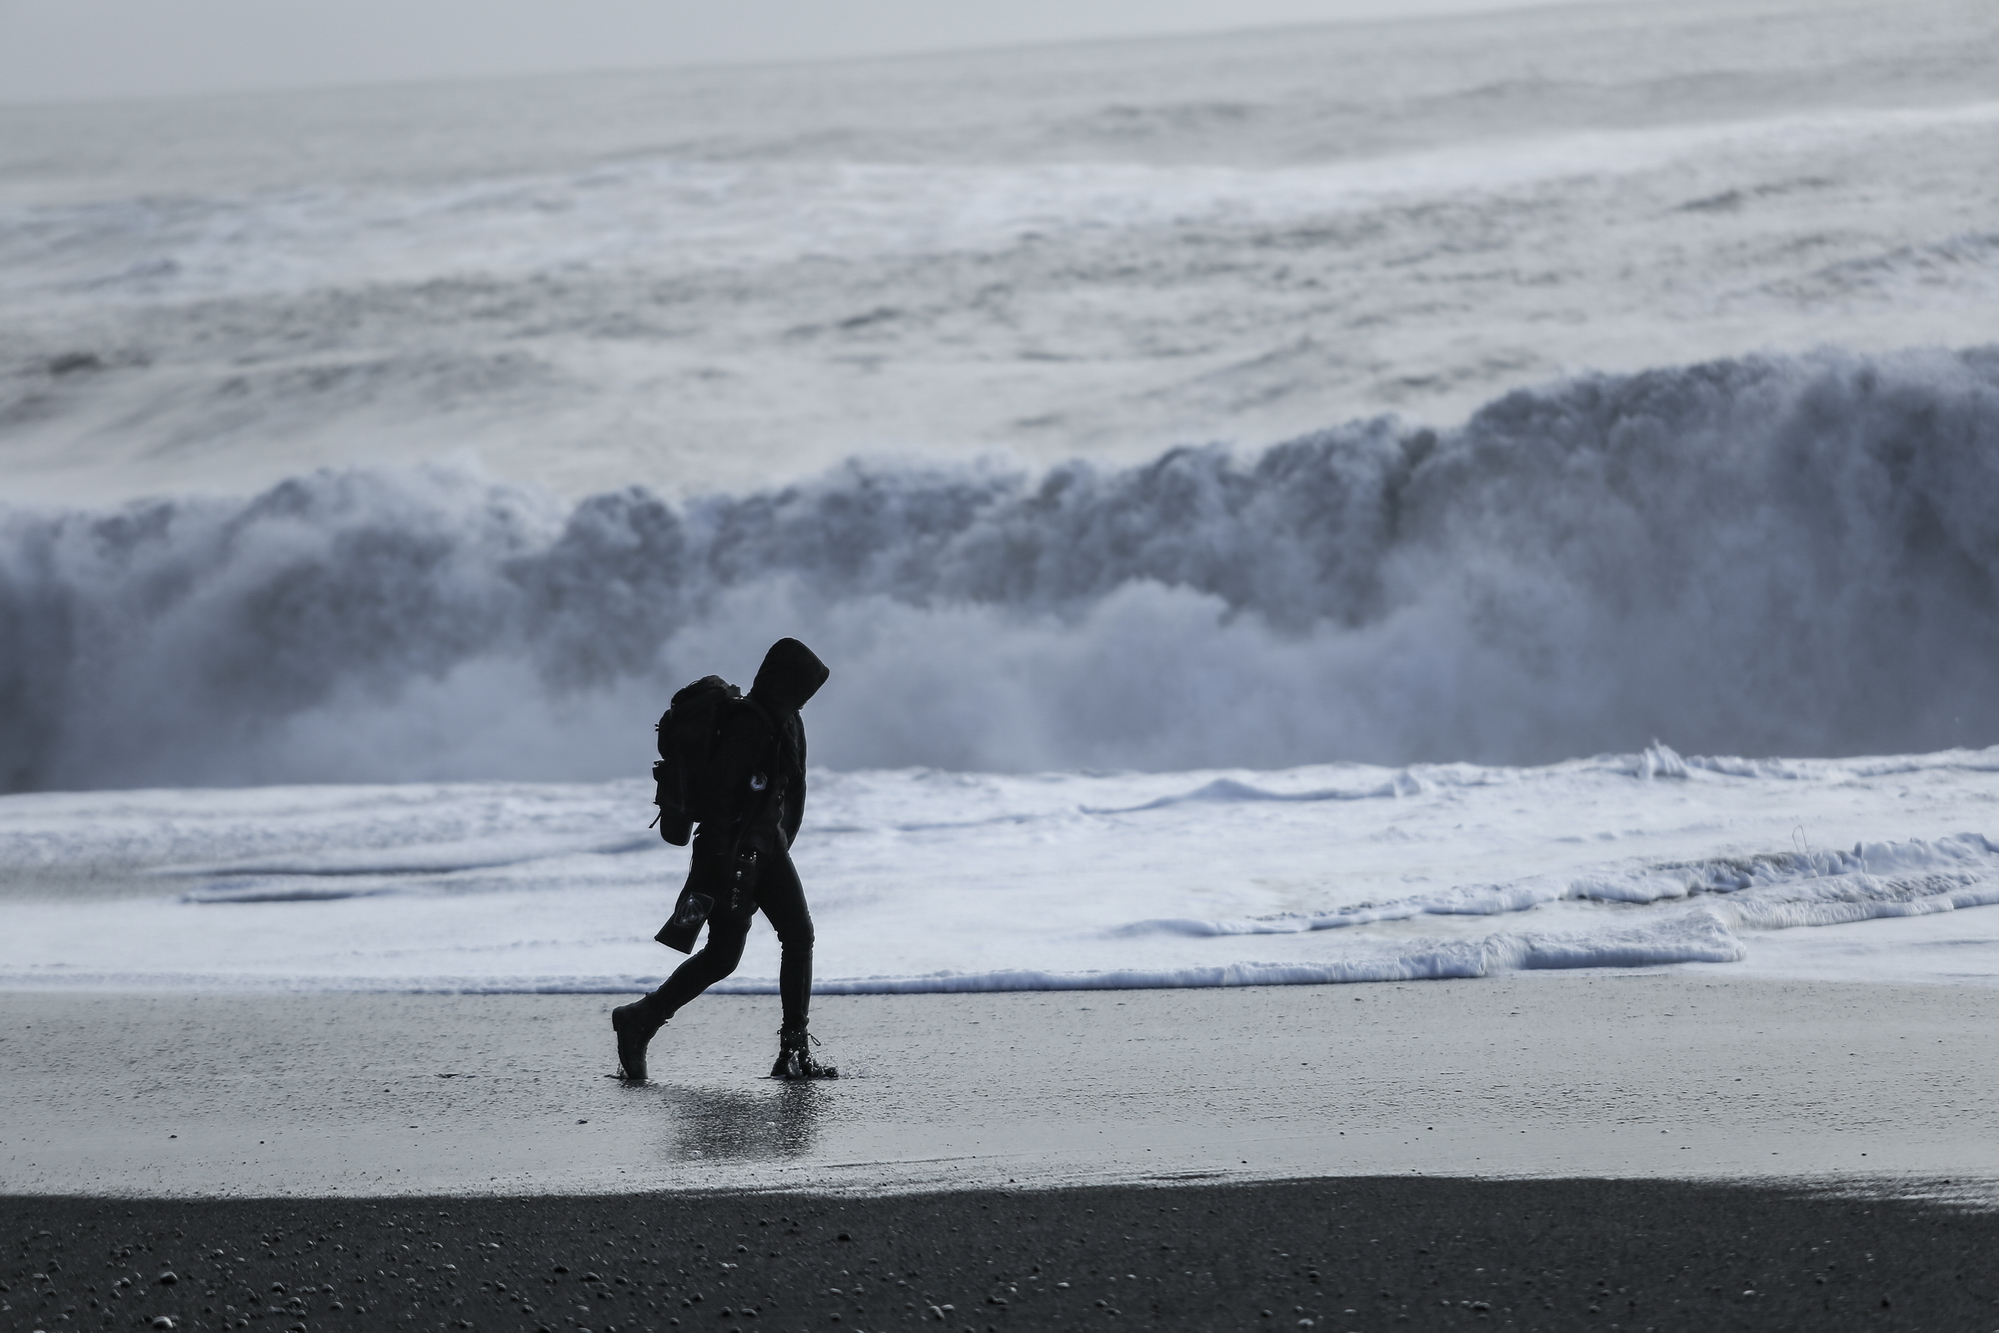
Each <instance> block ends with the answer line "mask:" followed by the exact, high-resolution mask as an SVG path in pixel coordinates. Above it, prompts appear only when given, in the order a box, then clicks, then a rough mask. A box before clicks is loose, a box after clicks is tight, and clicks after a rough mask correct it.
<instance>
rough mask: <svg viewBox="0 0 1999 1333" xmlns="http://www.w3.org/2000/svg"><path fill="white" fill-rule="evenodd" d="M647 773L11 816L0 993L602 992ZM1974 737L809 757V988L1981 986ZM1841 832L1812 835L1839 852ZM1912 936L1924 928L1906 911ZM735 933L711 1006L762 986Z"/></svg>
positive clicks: (667, 867) (618, 939) (762, 933)
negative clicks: (932, 759)
mask: <svg viewBox="0 0 1999 1333" xmlns="http://www.w3.org/2000/svg"><path fill="white" fill-rule="evenodd" d="M649 800H650V791H649V788H648V786H647V785H646V784H641V783H638V782H632V781H625V782H618V783H609V784H599V785H582V784H500V783H480V784H447V785H423V784H397V785H387V786H334V787H265V788H249V789H237V790H230V791H189V790H185V789H182V790H152V791H122V792H92V793H48V794H41V795H24V796H15V797H10V798H8V799H7V800H6V801H4V802H0V875H4V882H5V883H7V884H8V886H9V889H8V898H7V902H6V908H5V910H6V913H7V920H8V930H7V931H6V932H5V935H4V938H0V986H5V987H17V988H18V987H29V988H47V987H79V986H81V987H112V988H122V987H144V988H162V989H179V988H199V989H228V990H236V989H313V990H317V989H331V990H346V989H382V990H452V991H481V990H486V991H576V990H583V991H595V990H604V991H625V990H632V989H635V988H639V987H650V986H651V985H654V984H656V983H657V982H658V980H659V979H660V978H661V977H662V976H663V974H664V973H665V972H666V971H668V970H670V969H671V967H672V966H673V965H674V964H675V963H677V962H678V961H679V960H680V957H681V956H680V955H679V954H676V953H670V952H669V951H667V950H666V949H664V948H662V947H661V946H659V945H657V944H655V943H653V941H652V933H653V931H654V930H656V929H657V928H658V926H659V924H660V923H661V922H662V921H663V920H664V919H665V917H666V914H667V913H668V912H669V911H670V909H671V907H672V903H673V896H674V894H675V893H676V892H677V891H678V887H679V883H680V880H681V877H682V876H683V875H684V874H685V868H686V858H687V853H686V852H685V850H683V849H676V848H668V847H667V846H665V845H664V844H663V843H661V842H660V841H659V840H658V838H657V837H656V836H655V835H654V834H652V833H651V832H650V831H649V830H647V829H646V827H645V820H646V817H647V815H648V814H649V813H650V805H649ZM1995 803H1999V747H1994V748H1992V749H1987V750H1978V751H1951V752H1945V753H1941V754H1935V755H1922V756H1904V757H1889V758H1874V759H1852V760H1814V761H1796V760H1793V761H1748V760H1741V759H1729V758H1682V757H1681V756H1679V755H1677V754H1675V753H1674V752H1673V751H1671V750H1670V749H1668V748H1666V747H1663V746H1655V747H1651V748H1649V749H1647V750H1645V751H1643V752H1641V753H1638V754H1626V755H1606V756H1600V757H1598V758H1594V759H1588V760H1574V761H1569V762H1565V763H1561V764H1555V765H1549V766H1545V767H1539V768H1491V767H1478V766H1474V765H1470V764H1441V765H1418V766H1411V767H1406V768H1399V769H1387V768H1373V767H1367V766H1362V765H1330V766H1317V767H1311V768H1299V769H1290V770H1285V771H1280V772H1260V773H1259V772H1245V771H1240V770H1237V771H1210V772H1201V773H1159V774H1131V773H1126V774H1113V775H1100V776H1091V775H1085V774H1073V773H1072V774H1040V775H1033V776H1007V775H999V774H968V773H953V772H945V771H939V770H934V769H902V770H874V771H866V772H858V773H823V774H815V775H814V780H813V784H812V795H811V800H810V804H809V806H808V815H807V821H806V826H805V830H804V832H803V834H802V835H801V837H800V839H799V843H798V846H797V849H796V853H797V862H798V866H799V871H800V874H801V876H802V877H803V878H804V880H805V882H806V884H807V885H808V886H809V894H810V897H811V902H812V909H813V915H814V920H815V925H816V927H817V935H818V947H817V950H816V957H815V964H816V966H815V983H816V986H817V988H818V989H819V990H820V991H821V992H822V993H838V994H855V993H861V994H870V993H894V992H911V991H916V992H922V991H982V990H983V991H990V990H1022V989H1072V988H1092V987H1158V986H1228V985H1258V984H1283V983H1313V982H1363V981H1391V980H1394V981H1402V980H1410V979H1417V978H1431V977H1476V976H1486V975H1491V974H1493V973H1497V972H1501V971H1509V970H1520V969H1537V968H1579V967H1661V966H1672V965H1690V966H1700V965H1713V966H1726V967H1728V968H1729V969H1730V970H1732V971H1737V972H1752V973H1764V974H1769V975H1779V976H1817V977H1824V978H1830V979H1836V980H1856V979H1868V980H1897V981H1910V980H1920V981H1931V982H1947V983H1954V984H1983V985H1990V984H1995V983H1999V938H1995V935H1999V912H1989V911H1985V910H1972V909H1985V908H1989V907H1991V906H1992V905H1993V904H1995V903H1999V841H1994V840H1993V839H1991V838H1989V837H1987V836H1986V835H1985V834H1982V833H1979V832H1976V831H1973V830H1975V829H1977V828H1978V827H1980V826H1983V827H1988V828H1989V827H1990V826H1991V819H1992V814H1993V811H1994V809H1995ZM1833 837H1838V838H1840V839H1842V840H1849V839H1850V841H1842V842H1841V843H1838V844H1833V843H1831V842H1830V841H1829V840H1830V839H1831V838H1833ZM1900 927H1913V929H1898V928H1900ZM776 976H777V950H776V943H775V936H774V935H773V934H772V932H770V931H769V930H767V929H763V928H759V929H758V930H756V931H754V932H752V935H751V943H750V947H749V949H748V951H747V952H746V954H745V958H744V962H743V966H742V968H741V969H740V971H739V972H738V973H737V974H736V975H735V976H734V977H732V978H731V979H730V980H729V981H727V982H725V983H723V985H722V986H721V987H720V988H719V989H721V990H725V991H737V992H743V991H750V992H758V991H770V990H774V989H775V985H776Z"/></svg>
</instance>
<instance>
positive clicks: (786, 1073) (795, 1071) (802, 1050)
mask: <svg viewBox="0 0 1999 1333" xmlns="http://www.w3.org/2000/svg"><path fill="white" fill-rule="evenodd" d="M807 1041H810V1042H812V1043H813V1044H814V1045H817V1044H818V1042H819V1038H817V1037H814V1036H811V1035H810V1034H809V1033H807V1032H806V1031H805V1029H803V1028H799V1029H798V1030H796V1031H793V1030H792V1029H790V1028H785V1029H783V1030H781V1031H779V1033H778V1034H777V1063H776V1064H774V1065H772V1066H771V1067H770V1076H771V1077H772V1078H782V1079H800V1078H838V1077H840V1071H839V1070H837V1069H835V1068H833V1066H831V1065H822V1064H820V1063H819V1062H818V1061H817V1060H814V1059H813V1058H812V1053H811V1052H810V1051H809V1050H807V1049H806V1045H805V1044H806V1042H807Z"/></svg>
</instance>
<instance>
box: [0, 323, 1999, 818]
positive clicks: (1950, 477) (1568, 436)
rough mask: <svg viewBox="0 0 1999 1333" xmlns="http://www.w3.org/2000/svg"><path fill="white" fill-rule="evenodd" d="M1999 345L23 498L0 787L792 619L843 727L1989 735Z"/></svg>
mask: <svg viewBox="0 0 1999 1333" xmlns="http://www.w3.org/2000/svg"><path fill="white" fill-rule="evenodd" d="M1995 611H1999V352H1995V351H1992V350H1984V351H1976V352H1966V353H1957V354H1947V353H1941V352H1938V353H1929V354H1909V355H1906V356H1902V357H1897V358H1888V359H1872V360H1870V359H1862V358H1857V357H1849V356H1842V355H1835V354H1826V355H1822V356H1819V357H1814V358H1807V359H1774V358H1772V359H1749V360H1736V361H1719V362H1714V363H1710V364H1706V365H1699V366H1693V367H1686V368H1675V369H1665V370H1658V371H1652V372H1647V373H1644V374H1639V375H1631V376H1619V377H1611V376H1600V377H1589V378H1582V379H1577V380H1572V381H1568V382H1564V383H1560V384H1556V385H1553V386H1550V387H1547V388H1542V389H1537V390H1531V391H1520V392H1516V393H1513V394H1510V395H1508V396H1506V397H1505V398H1502V399H1500V400H1498V401H1496V402H1494V403H1492V404H1490V405H1489V406H1487V407H1486V408H1484V409H1483V410H1481V411H1480V412H1479V413H1477V414H1476V415H1475V416H1473V417H1472V418H1471V419H1470V420H1469V421H1467V422H1466V423H1465V424H1464V425H1463V426H1461V427H1459V428H1457V429H1455V430H1450V431H1444V432H1434V431H1430V430H1425V429H1417V428H1414V427H1408V426H1405V425H1402V424H1400V423H1398V422H1395V421H1392V420H1377V421H1369V422H1362V423H1356V424H1351V425H1347V426H1343V427H1338V428H1335V429H1332V430H1327V431H1324V432H1321V433H1319V434H1316V435H1312V436H1308V437H1306V438H1303V439H1299V440H1294V441H1291V442H1289V443H1286V444H1282V445H1278V446H1276V447H1273V448H1271V449H1269V450H1266V451H1264V452H1263V453H1261V454H1259V455H1255V456H1250V457H1244V456H1238V455H1235V454H1232V453H1230V452H1229V451H1227V450H1224V449H1221V448H1218V447H1211V448H1187V449H1176V450H1173V451H1172V452H1169V453H1167V454H1165V455H1163V456H1162V457H1160V458H1159V459H1157V460H1155V461H1154V462H1152V463H1150V464H1147V465H1144V466H1141V467H1136V468H1131V469H1126V470H1105V469H1099V468H1096V467H1092V466H1090V465H1088V464H1085V463H1074V464H1070V465H1067V466H1064V467H1059V468H1056V469H1054V470H1052V471H1050V472H1047V473H1045V474H1041V475H1033V476H1030V475H1024V474H1019V473H1007V472H999V471H995V470H993V469H989V468H986V469H981V468H964V469H945V468H927V469H925V468H908V467H888V466H875V467H871V466H864V465H859V464H856V465H852V466H849V467H847V468H844V469H841V470H839V471H837V472H835V473H833V474H831V475H828V476H825V477H821V478H819V479H816V480H813V481H810V482H807V483H801V484H797V485H792V486H785V487H782V488H778V489H773V490H769V491H764V492H760V493H756V494H751V495H747V496H741V497H722V496H717V497H711V498H706V499H702V500H698V501H694V502H691V503H689V504H687V505H685V506H680V507H676V506H673V505H670V504H668V503H666V502H664V501H662V500H661V499H659V498H657V497H656V496H654V495H653V494H651V493H649V492H647V491H645V490H643V489H640V488H636V487H634V488H632V489H629V490H625V491H621V492H617V493H613V494H608V495H599V496H595V497H592V498H589V499H587V500H584V501H583V502H581V503H580V504H578V505H576V506H575V507H574V509H573V510H572V511H570V512H568V513H566V514H565V513H563V512H561V511H560V510H559V508H558V507H557V506H555V505H554V504H553V503H552V502H550V501H548V500H547V499H546V498H545V497H538V496H534V495H530V494H526V493H524V492H521V491H519V490H517V489H513V488H510V487H506V486H501V485H496V484H493V483H491V482H489V481H485V480H482V479H480V478H478V477H476V476H473V475H470V474H469V473H466V472H462V471H461V472H439V471H424V472H395V471H380V470H378V471H342V472H322V473H316V474H313V475H311V476H306V477H300V478H297V479H294V480H291V481H288V482H285V483H283V484H282V485H279V486H277V487H274V488H272V489H271V490H270V491H268V492H266V493H264V494H262V495H260V496H257V497H255V498H253V499H250V500H248V501H229V500H217V499H181V500H159V501H153V502H146V503H139V504H134V505H131V506H127V507H125V508H123V509H120V510H117V511H115V512H109V513H77V512H68V513H50V512H43V511H29V510H19V509H16V510H9V511H0V785H4V786H5V787H6V788H8V789H13V790H22V789H37V788H49V787H92V786H122V785H137V784H163V785H189V784H202V783H247V782H264V781H277V780H293V781H296V780H357V779H405V778H415V777H424V778H442V777H544V778H567V777H595V776H603V775H610V774H615V773H620V772H630V771H642V769H643V765H644V762H645V755H646V752H647V750H648V748H649V745H650V740H651V736H650V731H649V727H648V725H647V724H648V723H649V721H650V719H651V717H652V716H653V715H655V714H656V712H657V710H658V708H659V707H660V706H661V705H662V702H663V699H664V696H665V694H666V693H667V692H668V691H669V690H670V689H671V688H672V687H673V686H675V685H677V684H679V683H683V682H684V680H685V679H687V678H690V677H692V676H694V675H698V674H702V673H704V672H707V671H709V670H716V669H719V670H722V671H723V672H724V673H725V674H729V675H736V676H746V675H748V674H749V673H750V671H751V669H752V668H753V667H754V665H755V661H756V658H757V656H758V654H759V652H760V650H761V648H762V646H763V645H764V643H766V642H768V641H769V639H771V638H773V637H776V636H777V635H778V634H782V633H794V634H798V635H799V636H800V637H803V638H805V639H807V640H808V641H810V642H812V643H813V644H814V646H815V647H816V648H818V649H819V651H820V652H821V655H822V656H824V657H826V658H827V659H828V660H829V661H830V662H832V663H833V665H834V668H835V676H834V679H833V683H832V685H831V687H829V689H828V690H827V691H826V693H825V694H823V695H822V696H821V698H820V700H818V701H815V703H814V705H813V713H814V717H813V723H814V732H813V737H814V753H815V756H816V757H818V758H820V759H822V760H824V761H826V762H829V763H832V764H834V765H836V766H840V767H856V766H900V765H911V764H931V765H937V766H943V767H957V768H978V769H1016V770H1017V769H1030V768H1043V767H1048V768H1053V767H1078V766H1136V767H1161V768H1165V767H1173V768H1181V767H1196V766H1218V765H1245V766H1255V767H1275V766H1282V765H1289V764H1295V763H1300V762H1306V761H1311V760H1324V759H1361V760H1370V761H1377V762H1388V763H1406V762H1411V761H1418V760H1440V759H1467V760H1477V761H1487V762H1509V763H1531V762H1540V761H1545V760H1548V759H1551V758H1557V757H1561V756H1563V755H1570V754H1579V753H1589V752H1594V751H1601V750H1607V749H1626V750H1629V749H1634V748H1637V747H1639V746H1642V745H1643V743H1644V742H1645V741H1646V740H1647V739H1649V738H1650V737H1652V736H1663V737H1669V738H1671V739H1672V740H1673V742H1674V743H1675V744H1676V745H1678V746H1680V747H1681V748H1682V749H1706V750H1713V751H1721V752H1729V753H1738V754H1741V753H1754V752H1764V753H1788V754H1805V753H1855V752H1866V751H1872V752H1894V751H1904V752H1907V751H1924V750H1936V749H1942V748H1946V747H1949V746H1952V745H1966V744H1984V743H1987V742H1989V741H1991V740H1993V739H1994V738H1995V736H1999V688H1995V685H1999V670H1995V666H1994V664H1995V663H1999V615H1995Z"/></svg>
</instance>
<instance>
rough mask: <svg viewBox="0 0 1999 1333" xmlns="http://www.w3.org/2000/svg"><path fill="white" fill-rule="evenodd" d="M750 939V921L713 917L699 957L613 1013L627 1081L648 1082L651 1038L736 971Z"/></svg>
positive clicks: (620, 1063)
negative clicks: (687, 1004) (654, 989)
mask: <svg viewBox="0 0 1999 1333" xmlns="http://www.w3.org/2000/svg"><path fill="white" fill-rule="evenodd" d="M697 855H698V853H697ZM718 896H719V895H718ZM749 935H750V922H749V918H748V917H732V916H730V915H729V914H728V913H727V912H717V913H714V914H713V915H711V916H710V917H709V918H708V942H707V943H706V944H704V945H703V946H702V947H701V951H700V952H699V953H697V954H695V955H693V956H692V957H691V958H689V959H688V960H687V961H686V962H684V963H682V964H681V965H680V966H679V967H677V968H675V969H674V970H673V975H672V976H670V977H668V978H667V979H666V984H665V985H663V986H661V987H660V988H659V989H658V990H656V991H654V992H652V994H650V995H647V996H644V997H642V998H640V999H638V1000H635V1001H633V1002H632V1003H631V1004H625V1005H620V1006H618V1007H617V1008H616V1009H613V1010H612V1011H611V1029H612V1031H613V1032H615V1033H616V1034H617V1038H618V1068H619V1069H620V1070H621V1071H623V1073H624V1076H625V1077H626V1078H628V1079H633V1080H637V1081H640V1082H643V1081H644V1079H645V1077H646V1046H647V1044H648V1043H649V1042H651V1041H652V1038H653V1034H654V1033H656V1032H658V1031H659V1029H660V1028H661V1027H662V1026H663V1025H664V1024H665V1023H666V1020H667V1019H669V1018H672V1017H673V1016H674V1014H676V1013H678V1012H679V1011H680V1007H681V1006H682V1005H684V1004H686V1003H687V1002H688V1001H689V1000H691V999H693V998H694V997H695V996H697V995H699V994H700V993H701V992H702V991H704V990H707V989H708V988H709V987H710V986H712V985H714V984H715V983H716V982H718V981H720V980H721V979H722V978H723V977H726V976H728V975H729V974H730V973H731V972H734V971H735V970H736V964H738V963H740V962H741V961H742V960H743V942H744V941H745V940H747V939H748V938H749Z"/></svg>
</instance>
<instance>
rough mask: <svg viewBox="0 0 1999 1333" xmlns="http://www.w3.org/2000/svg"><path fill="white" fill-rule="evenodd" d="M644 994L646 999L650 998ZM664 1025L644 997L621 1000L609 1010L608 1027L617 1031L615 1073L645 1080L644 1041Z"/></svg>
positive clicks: (637, 1081)
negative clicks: (616, 1068)
mask: <svg viewBox="0 0 1999 1333" xmlns="http://www.w3.org/2000/svg"><path fill="white" fill-rule="evenodd" d="M651 998H652V997H651V996H647V997H646V999H647V1000H649V999H651ZM665 1026H666V1020H665V1019H663V1018H661V1017H659V1016H658V1015H656V1014H655V1013H654V1012H653V1010H652V1006H651V1005H649V1004H647V1003H646V1000H634V1001H633V1002H632V1003H630V1004H621V1005H619V1006H618V1007H617V1008H616V1009H613V1010H612V1011H611V1030H612V1031H613V1032H615V1033H617V1034H618V1073H619V1074H620V1075H622V1076H623V1077H624V1078H626V1079H629V1080H630V1081H631V1082H633V1083H643V1082H645V1081H646V1043H647V1042H649V1041H651V1040H652V1034H653V1033H655V1032H657V1031H659V1030H660V1029H661V1028H663V1027H665Z"/></svg>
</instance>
